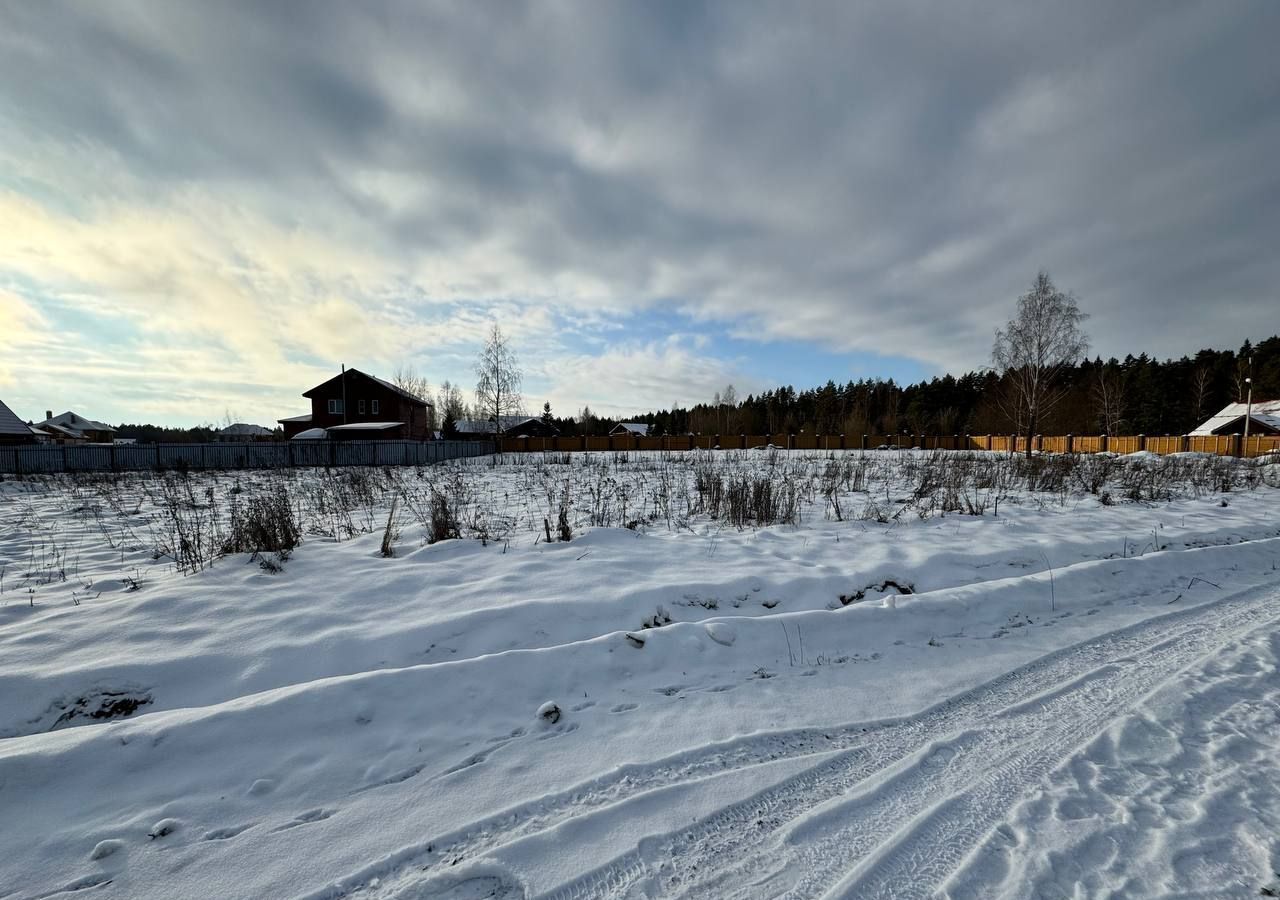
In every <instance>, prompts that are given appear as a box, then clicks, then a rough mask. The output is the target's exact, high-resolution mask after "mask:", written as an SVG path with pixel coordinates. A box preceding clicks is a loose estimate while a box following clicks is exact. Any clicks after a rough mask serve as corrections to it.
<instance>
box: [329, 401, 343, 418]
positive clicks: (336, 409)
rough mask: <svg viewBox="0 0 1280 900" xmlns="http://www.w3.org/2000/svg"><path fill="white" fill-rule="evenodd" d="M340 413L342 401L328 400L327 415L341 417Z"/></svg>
mask: <svg viewBox="0 0 1280 900" xmlns="http://www.w3.org/2000/svg"><path fill="white" fill-rule="evenodd" d="M342 412H343V410H342V401H341V400H330V401H329V415H332V416H340V415H342Z"/></svg>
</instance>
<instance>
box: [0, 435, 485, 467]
mask: <svg viewBox="0 0 1280 900" xmlns="http://www.w3.org/2000/svg"><path fill="white" fill-rule="evenodd" d="M493 452H494V444H493V442H492V441H426V442H422V441H281V442H255V443H235V444H230V443H227V444H62V445H60V446H41V445H35V446H32V445H28V444H20V445H16V446H9V447H4V446H0V472H3V473H8V474H18V475H25V474H39V473H52V472H128V471H141V470H145V469H170V470H184V469H191V470H194V469H281V468H288V467H295V466H425V465H431V464H432V463H438V462H443V461H444V460H447V459H458V458H459V457H467V456H484V455H487V454H491V453H493Z"/></svg>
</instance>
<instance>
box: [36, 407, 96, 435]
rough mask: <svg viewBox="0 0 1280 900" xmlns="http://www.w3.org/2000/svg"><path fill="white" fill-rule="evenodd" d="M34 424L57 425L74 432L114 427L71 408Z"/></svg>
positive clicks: (42, 425) (43, 425) (42, 426)
mask: <svg viewBox="0 0 1280 900" xmlns="http://www.w3.org/2000/svg"><path fill="white" fill-rule="evenodd" d="M36 424H37V425H39V426H40V427H41V428H44V427H45V426H48V425H58V426H60V427H62V428H63V429H70V430H72V431H76V432H85V431H111V432H114V431H115V429H114V428H112V427H111V426H110V425H107V424H105V423H103V422H95V421H94V420H93V419H86V418H85V417H84V416H82V415H80V414H79V413H76V412H72V411H71V410H67V411H66V412H64V413H59V414H58V415H56V416H54V417H53V418H52V419H45V420H44V421H43V422H37V423H36Z"/></svg>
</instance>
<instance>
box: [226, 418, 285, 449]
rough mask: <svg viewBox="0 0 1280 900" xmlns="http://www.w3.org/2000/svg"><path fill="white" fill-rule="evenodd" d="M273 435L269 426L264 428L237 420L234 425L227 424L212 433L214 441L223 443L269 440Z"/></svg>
mask: <svg viewBox="0 0 1280 900" xmlns="http://www.w3.org/2000/svg"><path fill="white" fill-rule="evenodd" d="M273 437H275V432H274V431H272V430H271V429H270V428H264V427H263V426H261V425H250V424H248V423H247V422H237V423H235V424H234V425H228V426H227V427H226V428H220V429H218V430H217V431H216V432H215V433H214V435H213V439H214V440H215V441H217V442H219V443H223V444H228V443H247V442H249V441H269V440H271V439H272V438H273Z"/></svg>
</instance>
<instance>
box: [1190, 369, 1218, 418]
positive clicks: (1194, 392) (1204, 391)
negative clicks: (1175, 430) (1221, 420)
mask: <svg viewBox="0 0 1280 900" xmlns="http://www.w3.org/2000/svg"><path fill="white" fill-rule="evenodd" d="M1212 386H1213V372H1212V371H1210V369H1209V367H1208V366H1199V367H1198V368H1197V369H1196V371H1195V374H1194V375H1192V376H1191V398H1192V403H1193V404H1194V406H1195V415H1194V418H1195V420H1196V424H1197V425H1199V424H1200V423H1201V422H1203V421H1204V417H1205V413H1206V412H1207V410H1206V409H1205V408H1204V407H1205V403H1206V402H1207V401H1208V399H1209V389H1210V388H1211V387H1212Z"/></svg>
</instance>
